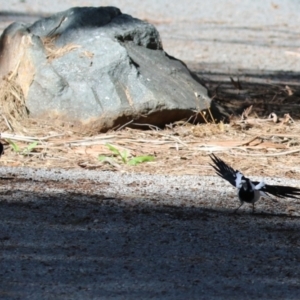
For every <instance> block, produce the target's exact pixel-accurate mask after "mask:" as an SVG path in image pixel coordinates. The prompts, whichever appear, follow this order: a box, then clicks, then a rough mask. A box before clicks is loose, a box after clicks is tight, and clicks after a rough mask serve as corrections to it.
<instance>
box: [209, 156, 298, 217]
mask: <svg viewBox="0 0 300 300" xmlns="http://www.w3.org/2000/svg"><path fill="white" fill-rule="evenodd" d="M210 158H211V159H212V161H213V162H214V165H213V164H210V165H211V166H212V167H213V168H214V169H215V171H216V173H217V174H218V175H219V176H220V177H222V178H223V179H225V180H227V181H229V182H230V183H231V184H232V185H233V186H234V187H236V188H237V189H238V197H239V199H240V201H241V205H240V206H239V207H238V208H237V209H236V210H235V212H237V211H238V210H239V208H240V207H241V206H242V205H243V204H244V203H245V202H247V203H252V212H254V204H255V202H256V201H258V200H259V199H260V198H261V197H265V198H269V199H272V197H270V195H273V196H275V197H278V198H294V199H299V200H300V189H298V188H295V187H291V186H284V185H268V184H265V183H264V181H261V182H258V181H251V180H250V179H249V178H247V177H245V176H244V175H243V174H242V173H241V172H240V171H238V170H234V169H233V168H231V167H230V166H228V165H227V164H226V163H225V162H224V161H223V160H221V159H220V158H218V157H217V156H215V155H214V154H211V155H210ZM269 194H270V195H269Z"/></svg>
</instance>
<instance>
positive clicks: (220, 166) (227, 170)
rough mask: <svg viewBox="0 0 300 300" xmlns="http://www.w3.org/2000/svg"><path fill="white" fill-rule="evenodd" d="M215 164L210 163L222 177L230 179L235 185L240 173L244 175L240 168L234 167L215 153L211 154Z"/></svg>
mask: <svg viewBox="0 0 300 300" xmlns="http://www.w3.org/2000/svg"><path fill="white" fill-rule="evenodd" d="M209 157H210V158H211V159H212V161H213V162H214V164H215V165H212V164H210V165H211V166H212V167H213V168H214V169H215V171H216V172H217V174H218V175H219V176H220V177H222V178H223V179H225V180H227V181H229V182H230V183H231V184H232V185H233V186H234V187H236V186H237V179H238V178H237V175H238V174H239V175H240V177H242V176H243V175H242V173H241V172H239V171H238V170H234V169H232V168H231V167H230V166H228V165H227V164H226V163H225V162H224V161H223V160H221V159H220V158H218V157H217V156H215V155H214V154H211V155H210V156H209Z"/></svg>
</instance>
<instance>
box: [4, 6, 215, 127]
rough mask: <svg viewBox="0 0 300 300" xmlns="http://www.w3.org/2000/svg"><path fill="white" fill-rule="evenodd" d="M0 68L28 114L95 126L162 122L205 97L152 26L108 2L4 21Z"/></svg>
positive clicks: (206, 103) (201, 105)
mask: <svg viewBox="0 0 300 300" xmlns="http://www.w3.org/2000/svg"><path fill="white" fill-rule="evenodd" d="M0 75H1V77H2V78H3V76H4V77H5V78H6V82H7V81H9V80H14V81H13V82H14V84H15V85H17V86H19V87H20V89H21V91H22V96H23V99H24V105H25V106H26V112H27V113H28V115H29V116H30V117H32V118H41V117H51V116H53V115H55V116H56V117H58V118H61V119H63V120H67V121H69V122H81V124H85V125H91V124H93V126H96V127H97V130H98V131H106V130H108V129H110V128H113V127H115V126H118V125H119V126H120V125H122V124H125V123H127V122H130V123H131V125H134V124H137V123H147V124H153V125H156V126H163V125H165V124H167V123H170V122H174V121H178V120H181V119H183V118H188V117H189V116H191V115H193V114H195V111H201V110H206V109H207V108H209V107H210V105H211V100H210V98H209V97H208V95H207V91H206V89H205V88H204V87H203V86H202V85H201V84H200V83H199V81H198V80H197V78H195V76H193V75H192V74H191V72H190V71H189V70H188V68H187V67H186V66H185V64H184V63H182V62H181V61H180V60H177V59H176V58H174V57H170V56H169V55H168V54H167V53H166V52H164V50H163V47H162V43H161V39H160V36H159V33H158V31H157V30H156V29H155V27H154V26H153V25H151V24H149V23H147V22H144V21H141V20H138V19H136V18H133V17H131V16H129V15H126V14H122V13H121V11H120V10H119V9H118V8H115V7H74V8H71V9H68V10H66V11H63V12H59V13H57V14H54V15H52V16H50V17H47V18H43V19H40V20H38V21H37V22H35V23H34V24H21V23H13V24H11V25H10V26H9V27H7V28H6V30H5V31H4V32H3V34H2V36H1V38H0ZM7 78H9V79H7ZM2 84H3V81H2Z"/></svg>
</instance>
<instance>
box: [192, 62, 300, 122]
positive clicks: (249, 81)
mask: <svg viewBox="0 0 300 300" xmlns="http://www.w3.org/2000/svg"><path fill="white" fill-rule="evenodd" d="M188 66H189V68H190V69H191V70H192V71H193V72H194V73H195V74H196V75H197V76H198V77H199V78H200V80H201V83H202V84H204V85H205V86H206V87H207V89H208V91H209V95H210V97H212V99H213V106H217V107H218V108H219V110H220V111H221V113H222V114H223V116H222V117H223V118H224V119H225V120H227V121H228V118H229V116H240V115H241V114H242V112H243V111H244V110H245V109H246V108H247V107H249V106H250V105H253V109H252V112H253V113H255V114H256V115H257V116H258V117H261V118H264V117H268V116H269V115H270V114H271V113H273V112H274V113H276V114H277V115H278V116H279V117H283V115H284V114H287V113H288V114H290V115H291V116H292V118H293V119H300V109H299V108H300V80H299V79H300V73H299V72H281V71H266V70H265V71H259V70H245V69H239V70H233V69H231V70H230V71H228V70H227V71H226V70H225V71H222V70H224V69H226V66H215V65H205V64H188ZM218 67H219V71H217V70H216V68H218ZM210 70H212V71H210ZM217 117H218V118H220V117H219V116H217Z"/></svg>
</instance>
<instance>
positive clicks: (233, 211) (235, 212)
mask: <svg viewBox="0 0 300 300" xmlns="http://www.w3.org/2000/svg"><path fill="white" fill-rule="evenodd" d="M243 204H244V202H241V205H240V206H239V207H238V208H236V209H235V210H234V211H233V213H236V212H237V211H238V210H239V209H240V208H241V207H242V206H243Z"/></svg>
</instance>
